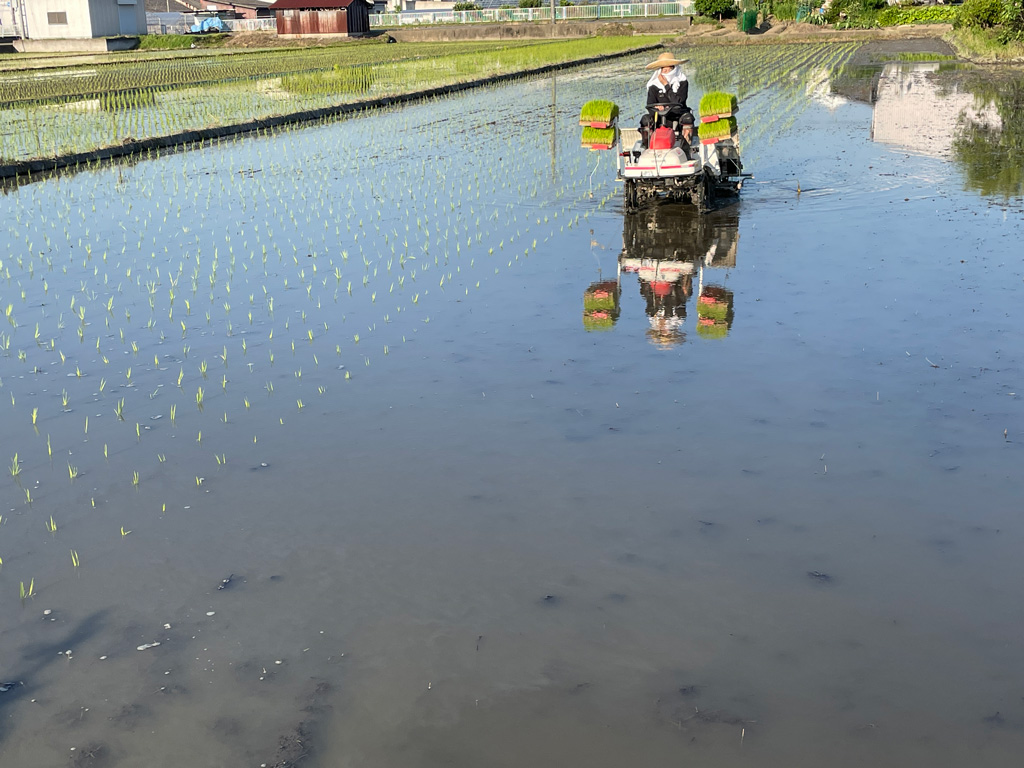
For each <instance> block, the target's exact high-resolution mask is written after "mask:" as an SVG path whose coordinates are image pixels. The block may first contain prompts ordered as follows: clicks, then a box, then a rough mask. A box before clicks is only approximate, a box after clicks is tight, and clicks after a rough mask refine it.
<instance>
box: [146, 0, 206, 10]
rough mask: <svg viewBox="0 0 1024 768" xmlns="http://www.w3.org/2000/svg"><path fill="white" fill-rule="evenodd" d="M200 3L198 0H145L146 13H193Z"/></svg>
mask: <svg viewBox="0 0 1024 768" xmlns="http://www.w3.org/2000/svg"><path fill="white" fill-rule="evenodd" d="M200 5H201V2H200V0H185V1H184V2H182V0H146V11H147V12H148V13H166V12H167V11H170V12H171V13H195V12H196V11H197V10H199V7H200Z"/></svg>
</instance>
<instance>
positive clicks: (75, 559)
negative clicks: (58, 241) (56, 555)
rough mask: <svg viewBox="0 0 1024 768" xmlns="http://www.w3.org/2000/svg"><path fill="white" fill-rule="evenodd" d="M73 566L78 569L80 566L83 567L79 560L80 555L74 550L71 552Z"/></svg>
mask: <svg viewBox="0 0 1024 768" xmlns="http://www.w3.org/2000/svg"><path fill="white" fill-rule="evenodd" d="M71 565H72V567H74V568H77V567H78V566H79V565H81V562H80V561H79V559H78V553H77V552H76V551H75V550H73V549H72V550H71Z"/></svg>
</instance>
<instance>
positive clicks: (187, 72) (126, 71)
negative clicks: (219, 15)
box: [0, 40, 542, 104]
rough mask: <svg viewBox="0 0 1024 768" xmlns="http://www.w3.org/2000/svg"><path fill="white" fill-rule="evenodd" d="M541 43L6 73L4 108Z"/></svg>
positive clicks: (309, 51) (241, 56)
mask: <svg viewBox="0 0 1024 768" xmlns="http://www.w3.org/2000/svg"><path fill="white" fill-rule="evenodd" d="M538 44H542V43H538V41H535V40H516V41H501V42H491V41H471V42H440V43H399V44H396V45H358V44H357V45H344V46H331V47H325V48H301V49H295V48H292V49H282V50H277V51H267V50H263V51H258V52H244V53H242V52H239V53H232V54H230V55H224V54H217V55H206V56H182V57H176V58H173V59H170V58H166V57H164V58H161V59H159V60H144V61H138V60H136V61H130V62H126V63H108V64H99V65H95V64H91V65H89V66H78V67H66V68H63V69H61V70H58V71H57V74H58V76H55V73H54V72H53V71H50V70H44V71H38V70H26V71H23V72H11V73H3V74H0V104H12V103H19V102H31V101H44V100H51V99H58V98H68V97H76V96H78V97H87V96H88V97H98V96H100V95H104V94H113V93H118V92H123V91H137V90H142V89H147V88H156V87H167V86H171V87H175V86H179V87H180V86H185V85H195V84H199V83H203V84H211V83H216V82H223V81H233V80H249V79H259V78H266V77H271V76H275V75H277V76H280V75H291V74H296V73H300V72H312V71H316V70H330V69H332V68H333V67H335V66H341V67H345V66H353V65H359V64H372V65H382V64H386V63H391V62H395V61H400V60H403V59H410V58H431V57H435V56H445V55H451V54H454V53H470V54H472V53H479V52H488V51H500V50H505V49H509V48H517V47H524V46H530V45H538Z"/></svg>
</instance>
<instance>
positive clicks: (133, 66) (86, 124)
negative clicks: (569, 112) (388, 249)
mask: <svg viewBox="0 0 1024 768" xmlns="http://www.w3.org/2000/svg"><path fill="white" fill-rule="evenodd" d="M657 40H658V38H656V37H632V36H629V37H601V38H586V39H582V40H563V41H555V42H533V41H530V42H523V41H516V42H497V43H495V42H471V43H429V44H419V43H405V44H402V43H397V44H394V45H355V46H351V47H344V46H340V47H333V48H324V49H314V50H287V51H261V52H258V53H253V54H244V55H237V56H230V57H227V56H210V57H188V58H184V59H176V60H166V61H156V62H139V61H131V62H126V63H118V64H108V65H98V66H85V67H73V68H67V69H59V70H46V71H42V72H21V73H16V74H9V75H6V76H3V77H0V163H3V164H10V163H15V162H18V161H24V160H33V159H45V158H53V157H61V156H65V155H73V154H80V153H89V152H93V151H96V150H99V149H102V148H104V147H110V146H115V145H123V144H126V143H129V144H130V143H132V142H137V141H140V140H143V139H149V138H156V137H162V136H171V135H175V134H180V133H182V132H185V131H194V130H200V129H205V128H214V127H221V126H229V125H235V124H239V123H245V122H249V121H252V120H254V119H261V118H267V117H273V116H276V115H288V114H295V113H302V112H307V111H310V110H317V109H323V108H327V107H332V106H337V105H342V104H351V103H356V102H361V101H373V100H375V99H380V98H387V97H392V96H399V95H403V94H409V93H415V92H417V91H422V90H427V89H432V88H438V87H445V86H449V85H456V84H459V83H464V82H467V81H471V80H479V79H482V78H489V77H494V76H497V75H507V74H510V73H515V72H521V71H526V70H531V69H536V68H540V67H545V66H550V65H557V64H560V63H567V62H572V61H579V60H584V59H590V58H593V57H597V56H603V55H609V54H619V53H622V52H625V51H630V50H635V49H639V48H643V47H646V46H650V45H653V44H655V43H656V42H657Z"/></svg>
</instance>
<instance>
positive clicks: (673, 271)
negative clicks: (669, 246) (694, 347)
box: [622, 259, 693, 346]
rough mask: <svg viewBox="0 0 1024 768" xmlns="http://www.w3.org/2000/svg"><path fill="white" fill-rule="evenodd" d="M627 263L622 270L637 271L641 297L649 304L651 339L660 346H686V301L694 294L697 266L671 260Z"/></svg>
mask: <svg viewBox="0 0 1024 768" xmlns="http://www.w3.org/2000/svg"><path fill="white" fill-rule="evenodd" d="M626 262H627V263H623V265H622V271H623V272H633V273H635V274H636V276H637V277H638V278H639V279H640V295H641V296H643V297H644V300H645V301H646V303H647V306H646V308H645V311H646V313H647V320H648V322H649V323H650V328H649V329H648V331H647V338H648V339H650V340H651V342H652V343H654V344H657V345H658V346H674V345H676V344H682V343H683V342H684V341H686V332H685V330H684V326H685V321H686V300H687V299H689V298H690V294H691V293H693V263H692V262H689V261H671V260H667V259H641V260H640V263H639V264H635V263H634V262H633V261H630V260H626Z"/></svg>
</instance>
